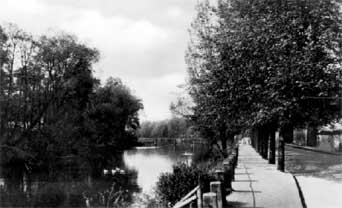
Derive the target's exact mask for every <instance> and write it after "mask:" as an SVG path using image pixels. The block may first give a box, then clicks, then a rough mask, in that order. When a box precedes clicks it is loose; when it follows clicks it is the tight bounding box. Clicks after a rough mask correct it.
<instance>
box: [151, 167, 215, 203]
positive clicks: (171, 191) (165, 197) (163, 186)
mask: <svg viewBox="0 0 342 208" xmlns="http://www.w3.org/2000/svg"><path fill="white" fill-rule="evenodd" d="M199 179H200V180H201V183H203V185H204V187H203V190H204V191H207V190H208V187H209V182H210V181H211V180H212V179H213V177H212V176H210V175H209V174H208V170H205V169H200V168H198V167H196V166H188V165H186V164H183V163H180V164H176V165H174V166H173V170H172V173H164V174H162V175H161V176H160V177H159V180H158V182H157V188H156V194H157V197H159V198H160V200H161V201H162V202H163V203H165V204H167V203H169V202H170V203H171V204H172V205H174V204H175V203H176V202H177V201H179V200H180V199H181V198H182V197H184V196H185V195H186V194H187V193H189V192H190V191H191V190H192V189H194V188H195V187H196V186H198V185H199Z"/></svg>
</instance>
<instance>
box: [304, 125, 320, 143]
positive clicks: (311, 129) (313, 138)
mask: <svg viewBox="0 0 342 208" xmlns="http://www.w3.org/2000/svg"><path fill="white" fill-rule="evenodd" d="M317 133H318V130H317V126H315V125H309V126H308V133H307V141H306V144H307V145H308V146H310V147H316V146H317Z"/></svg>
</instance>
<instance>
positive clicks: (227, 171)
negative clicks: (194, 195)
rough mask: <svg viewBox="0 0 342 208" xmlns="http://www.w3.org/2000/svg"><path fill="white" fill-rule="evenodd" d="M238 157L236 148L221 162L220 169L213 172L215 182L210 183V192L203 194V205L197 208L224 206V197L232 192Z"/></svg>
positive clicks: (219, 207)
mask: <svg viewBox="0 0 342 208" xmlns="http://www.w3.org/2000/svg"><path fill="white" fill-rule="evenodd" d="M238 155H239V148H238V147H237V146H236V147H235V148H234V151H233V152H232V154H230V155H229V156H228V157H227V158H226V159H225V160H224V161H223V165H222V168H220V169H217V170H216V171H215V175H216V181H212V182H210V192H208V193H204V194H203V203H202V206H201V204H200V203H198V207H199V208H223V206H224V205H225V204H226V202H227V201H226V196H227V195H229V194H230V193H231V192H232V181H233V180H234V175H235V168H236V166H237V161H238ZM199 201H201V200H199Z"/></svg>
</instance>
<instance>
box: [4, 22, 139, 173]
mask: <svg viewBox="0 0 342 208" xmlns="http://www.w3.org/2000/svg"><path fill="white" fill-rule="evenodd" d="M0 40H1V42H0V52H1V57H0V60H1V63H0V115H1V118H0V138H1V139H0V148H1V149H2V150H6V151H1V152H2V154H5V155H6V157H1V164H9V163H11V162H13V161H15V162H16V163H18V162H20V163H21V164H23V165H24V167H25V169H26V171H28V172H32V171H33V172H34V171H39V172H41V171H43V172H48V173H50V176H51V178H53V177H54V176H55V175H54V174H53V172H54V170H58V169H60V168H63V167H65V166H68V165H70V164H71V163H72V164H73V165H77V167H78V168H79V169H86V170H88V171H91V172H92V173H93V175H94V176H96V175H99V172H100V171H101V170H102V169H101V168H103V167H104V166H106V165H107V164H109V163H111V162H112V160H113V159H114V158H113V157H114V154H116V153H117V152H120V151H123V150H124V149H126V148H129V147H130V146H132V145H134V144H135V142H136V130H137V128H138V127H139V120H138V111H139V110H140V109H141V108H142V104H141V101H140V100H139V99H137V98H136V97H135V96H134V95H132V93H131V92H130V90H129V89H128V88H127V86H125V85H124V84H122V82H121V81H120V80H119V79H113V78H110V79H108V81H107V83H106V84H105V85H101V83H100V81H99V80H97V79H95V78H94V77H93V69H92V66H93V64H94V63H95V62H96V61H97V60H98V59H99V52H98V51H97V50H96V49H94V48H90V47H88V46H87V45H85V44H83V43H80V42H79V41H78V40H77V38H76V37H74V36H72V35H68V34H64V33H61V34H58V35H53V36H41V37H38V38H36V37H33V36H32V35H30V34H28V33H26V32H25V31H23V30H21V29H19V28H18V27H16V26H15V25H8V26H6V27H4V29H2V28H1V27H0ZM7 153H8V154H7ZM80 174H81V171H80Z"/></svg>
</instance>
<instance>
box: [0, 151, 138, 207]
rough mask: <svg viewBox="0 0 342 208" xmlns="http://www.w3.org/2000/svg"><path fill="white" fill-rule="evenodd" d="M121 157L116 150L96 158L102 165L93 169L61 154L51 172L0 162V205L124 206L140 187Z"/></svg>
mask: <svg viewBox="0 0 342 208" xmlns="http://www.w3.org/2000/svg"><path fill="white" fill-rule="evenodd" d="M122 159H123V158H122V155H121V154H120V155H119V154H117V155H115V156H113V157H111V159H108V158H106V161H100V160H99V161H98V164H102V165H101V166H102V167H100V166H97V167H96V169H94V168H91V167H90V165H89V164H88V163H85V162H82V161H81V160H80V158H72V157H69V158H63V160H59V161H56V164H55V166H56V167H55V168H54V171H53V172H46V171H41V172H37V171H28V170H27V169H26V168H25V166H23V165H22V163H20V162H19V161H12V162H11V163H8V164H2V165H1V169H0V170H1V175H0V178H3V179H4V183H3V185H0V207H86V206H92V207H98V206H100V207H122V206H126V205H128V204H130V203H131V202H132V200H133V194H134V193H136V192H139V191H140V190H139V187H138V185H137V172H136V171H135V170H129V169H127V168H126V167H124V165H123V164H124V163H123V160H122ZM104 169H106V170H108V171H106V172H107V173H106V174H104V171H103V170H104Z"/></svg>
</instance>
